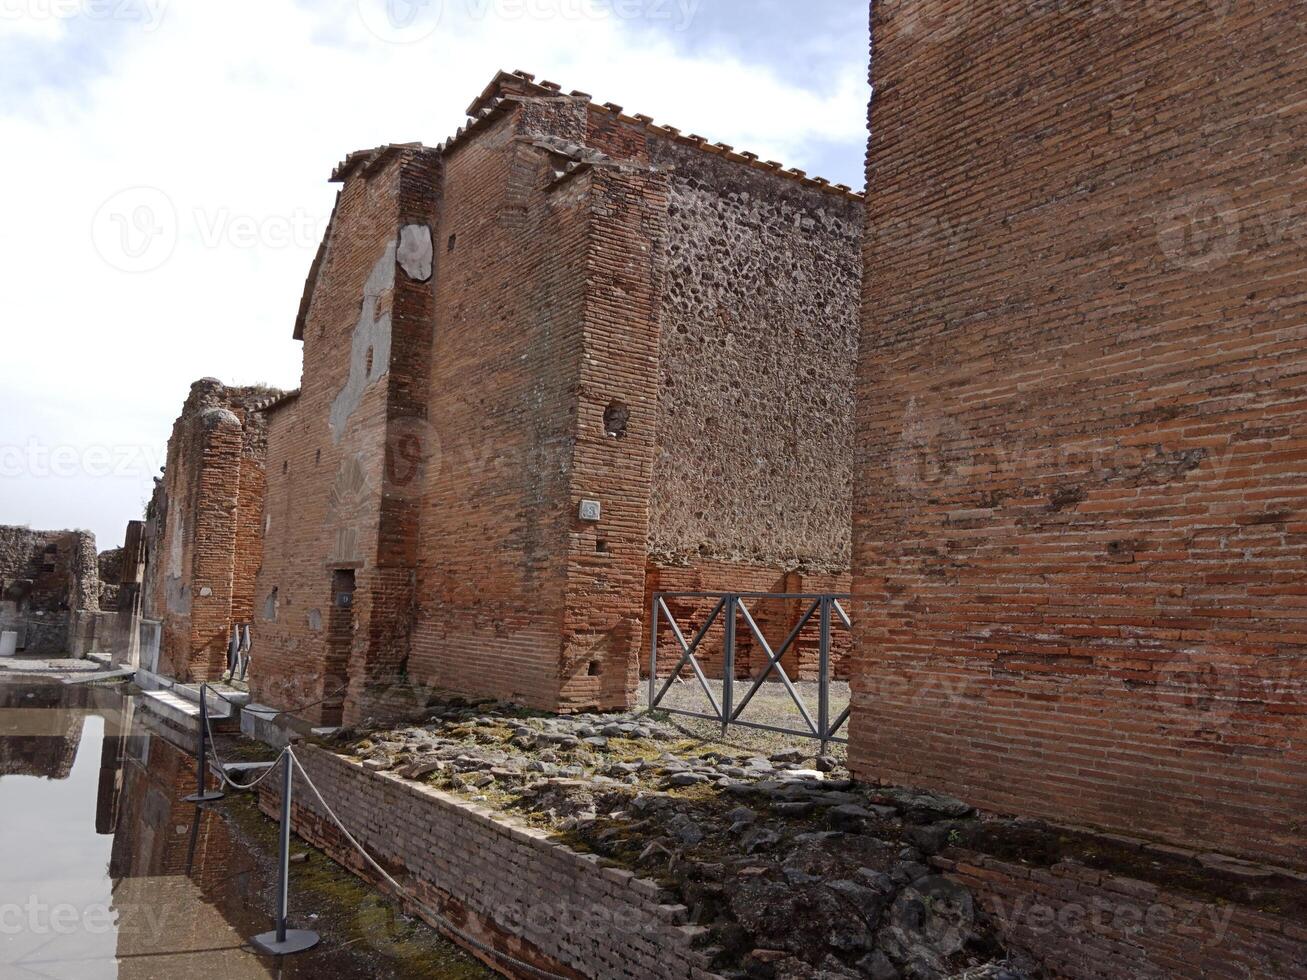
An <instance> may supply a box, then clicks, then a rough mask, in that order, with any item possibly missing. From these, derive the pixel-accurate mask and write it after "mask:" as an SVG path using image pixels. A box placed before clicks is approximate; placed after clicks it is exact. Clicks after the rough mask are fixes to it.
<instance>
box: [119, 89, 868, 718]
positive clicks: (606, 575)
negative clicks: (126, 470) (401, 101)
mask: <svg viewBox="0 0 1307 980" xmlns="http://www.w3.org/2000/svg"><path fill="white" fill-rule="evenodd" d="M469 116H470V117H471V120H470V122H469V124H468V126H467V127H466V128H465V129H463V130H460V131H459V133H458V135H457V136H456V137H454V138H453V139H451V140H449V141H448V142H447V143H445V144H442V145H441V146H439V147H435V148H430V147H424V146H420V145H410V144H404V145H392V146H384V147H379V148H377V149H375V150H367V151H362V152H359V153H354V154H351V155H350V156H349V157H348V159H347V160H346V161H345V162H344V163H342V164H341V165H340V166H339V167H338V168H337V169H336V171H335V173H334V174H333V176H332V179H333V180H335V181H337V182H339V183H340V184H341V185H342V187H341V191H340V194H339V197H338V200H337V203H336V208H335V211H334V214H333V217H332V220H331V224H330V228H329V230H328V232H327V234H326V237H325V239H324V240H323V242H322V245H321V248H320V249H319V252H318V256H317V259H316V260H315V261H314V263H313V267H312V269H311V271H310V274H309V278H308V282H307V283H306V286H305V291H304V299H303V302H302V305H301V308H300V314H299V318H298V321H297V322H296V324H295V336H296V337H297V338H298V339H300V340H301V341H303V344H304V369H303V378H302V384H301V386H300V388H299V390H298V391H296V392H291V393H288V394H281V393H272V392H267V391H263V390H256V391H250V390H248V389H232V390H228V389H225V388H223V387H222V386H221V385H220V384H218V383H217V382H213V381H203V382H199V383H197V385H196V386H195V388H194V389H193V390H192V394H191V397H190V399H189V400H188V401H187V404H186V406H185V408H184V410H183V414H182V416H181V418H180V419H179V420H178V422H177V426H176V427H175V429H174V432H173V437H172V439H171V440H170V442H169V451H168V466H167V469H166V472H165V475H164V477H163V480H162V482H161V483H160V485H159V489H158V491H157V493H156V495H155V498H154V500H153V501H152V503H151V508H150V514H149V519H148V522H147V528H148V531H147V538H148V542H149V546H148V549H147V556H148V570H147V572H146V575H145V585H144V588H143V593H144V606H143V608H144V614H145V615H146V616H149V617H155V618H159V619H161V620H162V621H163V623H164V640H163V650H164V652H163V657H162V662H161V663H162V668H161V669H163V670H164V672H165V673H168V674H169V675H173V676H177V677H179V678H186V679H192V678H194V679H202V678H206V677H208V678H212V677H216V676H218V674H219V673H220V672H221V670H222V668H223V666H224V664H225V650H226V646H227V643H228V639H229V633H230V630H231V627H232V626H233V625H234V624H238V623H252V624H253V629H252V633H253V645H254V648H255V649H256V650H257V655H256V661H255V662H256V669H255V670H254V672H253V673H252V675H251V683H252V685H253V690H254V693H255V696H256V698H257V699H258V700H259V701H261V702H264V703H267V704H270V705H272V706H274V707H291V706H296V705H311V706H310V707H308V708H305V709H304V710H305V714H306V715H308V716H310V717H315V718H317V719H320V720H322V721H326V722H339V721H340V720H341V719H342V718H356V717H358V716H359V715H360V713H361V712H364V710H365V706H367V709H366V710H368V711H373V712H375V711H383V712H384V711H387V710H389V711H394V710H398V709H401V708H405V707H411V706H412V703H413V697H414V696H413V695H412V693H411V689H412V688H413V687H414V686H419V687H440V688H446V689H452V690H463V691H468V692H471V693H479V694H492V695H496V696H502V697H506V698H510V699H513V700H516V701H519V702H521V703H524V704H529V705H532V706H534V707H543V708H551V709H561V710H574V709H579V708H596V707H598V708H624V707H626V706H628V705H629V704H630V703H632V698H633V693H634V685H635V680H636V677H637V657H638V654H639V651H641V650H642V649H644V643H643V637H642V625H643V624H644V623H645V622H646V620H647V618H648V617H647V615H646V609H647V603H648V598H647V597H648V594H649V592H650V591H651V590H652V589H654V588H670V587H675V588H705V587H711V588H715V589H716V588H733V589H752V590H761V591H766V590H775V589H777V588H778V587H789V588H795V587H799V586H802V587H805V588H808V589H812V588H838V587H847V582H848V578H847V569H848V559H849V506H850V499H851V483H850V481H851V469H850V452H849V445H850V439H851V435H852V385H853V364H854V355H855V348H856V333H857V302H858V279H859V274H858V251H857V249H858V241H859V239H860V235H861V222H862V215H861V205H860V197H859V195H856V194H854V193H852V192H851V191H850V190H849V188H847V187H843V186H833V185H831V184H829V183H827V182H826V181H822V180H817V179H814V178H809V177H807V176H806V175H804V174H803V173H801V172H798V171H787V170H784V169H783V168H782V167H781V166H780V165H779V164H776V163H771V162H764V161H761V160H759V159H758V158H757V157H756V156H754V155H753V154H749V153H741V152H736V151H735V150H733V149H732V148H731V147H729V146H725V145H722V144H714V143H710V142H708V141H706V140H705V139H703V138H702V137H699V136H683V135H681V134H680V133H678V132H677V131H676V130H675V129H671V128H669V127H663V126H657V125H655V124H654V123H653V122H652V121H651V120H650V119H648V117H645V116H640V115H630V114H627V113H626V112H625V111H624V110H623V109H622V108H621V107H620V106H614V105H611V104H603V105H600V104H598V103H596V102H594V101H593V100H592V99H591V98H590V97H589V96H588V95H585V94H583V93H580V92H573V93H571V94H563V92H562V91H561V89H560V87H559V86H557V85H555V84H553V83H550V82H542V83H536V82H535V81H534V80H533V79H532V77H531V76H530V75H527V74H526V73H522V72H518V73H514V74H507V73H501V74H499V75H498V76H496V78H495V79H494V80H493V81H492V82H491V84H490V85H489V86H488V87H487V88H486V90H485V91H484V92H483V93H482V94H481V95H480V96H479V97H478V98H477V99H476V100H475V101H474V102H473V103H472V105H471V107H470V108H469ZM256 572H257V574H256ZM760 615H761V614H760ZM768 615H769V616H770V618H771V619H778V620H784V619H785V618H786V617H791V616H794V615H796V613H795V611H794V610H793V609H791V608H789V606H785V607H778V608H777V609H774V610H770V611H769V612H768Z"/></svg>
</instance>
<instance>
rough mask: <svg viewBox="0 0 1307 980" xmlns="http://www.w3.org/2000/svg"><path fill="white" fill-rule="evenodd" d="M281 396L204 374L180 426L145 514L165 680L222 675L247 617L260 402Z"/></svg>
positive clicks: (147, 596) (151, 612) (259, 464)
mask: <svg viewBox="0 0 1307 980" xmlns="http://www.w3.org/2000/svg"><path fill="white" fill-rule="evenodd" d="M279 394H280V393H279V392H277V391H275V390H274V389H269V388H264V387H247V388H227V387H225V386H224V385H222V384H221V383H219V382H217V381H214V380H213V379H211V378H205V379H202V380H200V381H197V382H195V384H193V385H192V386H191V391H190V394H189V395H188V397H187V399H186V402H185V403H184V404H183V406H182V413H181V415H180V416H179V417H178V418H177V421H176V422H175V423H174V425H173V431H172V435H171V437H170V438H169V440H168V455H167V461H166V464H165V467H164V473H163V476H162V477H161V478H160V479H159V480H158V481H157V483H156V485H155V491H154V495H153V496H152V498H151V500H150V504H149V507H148V511H147V515H146V517H147V521H146V527H145V530H144V535H145V554H146V568H145V570H144V572H143V573H142V574H143V582H142V589H141V614H142V615H143V616H145V617H147V618H150V619H157V620H160V621H161V622H162V623H163V642H162V648H161V651H160V661H159V666H160V670H161V671H162V672H163V673H164V674H166V675H167V676H171V677H177V678H179V679H183V680H199V679H206V678H207V679H211V678H215V677H218V676H220V675H221V673H222V671H223V670H224V669H225V667H226V663H227V643H228V639H229V637H230V635H231V627H232V625H233V624H234V623H238V622H242V621H248V619H249V613H250V607H251V599H252V596H253V582H254V573H255V571H256V569H257V567H258V563H259V561H260V560H261V547H260V545H261V540H260V535H259V521H260V518H261V514H262V510H263V480H264V477H263V468H264V456H265V453H266V440H267V435H266V424H265V422H264V419H263V417H262V415H261V414H260V412H259V411H258V406H259V405H261V404H262V403H263V402H264V401H266V400H267V399H269V398H272V397H275V396H277V395H279Z"/></svg>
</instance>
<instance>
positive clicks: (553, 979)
mask: <svg viewBox="0 0 1307 980" xmlns="http://www.w3.org/2000/svg"><path fill="white" fill-rule="evenodd" d="M286 753H287V754H288V755H289V756H290V761H291V762H292V763H293V764H294V766H295V768H296V769H298V770H299V774H300V775H301V776H303V777H304V782H305V783H307V784H308V787H309V789H310V790H312V791H313V795H314V796H315V797H317V800H318V802H319V803H320V804H322V809H323V810H325V811H326V812H327V816H329V817H330V818H331V820H332V822H333V823H334V824H335V825H336V826H337V827H339V828H340V832H341V833H342V834H344V835H345V839H346V840H347V841H349V842H350V844H352V845H353V847H354V849H355V850H356V851H358V852H359V854H361V855H362V856H363V860H364V861H366V862H367V863H368V864H369V865H370V866H371V867H372V868H373V870H375V871H376V872H377V874H379V875H381V877H382V878H384V879H385V880H386V881H387V882H388V883H389V884H390V886H391V887H392V888H393V889H395V891H396V892H398V893H399V894H400V895H401V896H403V897H404V898H406V899H408V900H409V901H410V902H412V903H413V905H415V906H416V907H418V908H420V909H422V910H423V911H424V912H426V913H427V915H429V916H430V917H431V919H432V920H433V921H434V922H435V923H436V924H437V925H438V926H439V927H440V928H442V929H444V930H446V931H448V932H450V933H453V934H454V935H455V936H457V937H458V938H459V939H461V940H463V941H464V942H465V943H467V944H468V945H469V946H472V947H475V948H476V949H479V950H480V951H481V952H483V953H485V954H486V955H488V956H491V957H493V958H495V959H497V960H499V961H501V962H503V963H507V964H508V965H509V966H512V967H514V968H515V969H518V970H520V971H522V972H523V973H526V974H529V975H530V976H533V977H540V978H541V980H568V978H567V977H564V976H563V975H562V974H560V973H550V972H549V971H547V970H542V969H540V968H539V967H538V966H533V965H532V964H530V963H527V962H524V961H523V960H519V959H517V958H516V957H513V956H510V955H509V954H508V953H505V952H503V951H502V950H498V949H495V948H494V947H493V946H489V945H487V944H486V943H483V942H482V941H481V940H479V939H477V938H476V937H475V936H471V935H469V934H468V933H466V932H464V931H463V930H462V929H460V928H458V926H456V925H454V924H453V923H452V922H450V921H449V920H448V919H447V918H445V917H444V916H443V915H441V914H440V913H439V912H437V911H435V910H434V909H432V908H431V906H429V905H427V904H426V903H425V902H423V901H421V900H420V899H419V898H417V896H415V895H414V894H413V893H412V892H411V891H409V890H408V889H407V888H405V887H404V886H403V885H401V884H400V883H399V882H398V881H396V880H395V878H394V877H393V876H392V875H391V874H390V872H388V871H387V870H386V869H385V868H383V867H382V866H381V865H380V864H378V863H377V862H376V861H375V860H374V859H373V857H372V855H371V854H369V853H368V852H367V850H366V849H365V848H364V847H363V845H362V844H360V843H359V842H358V841H357V840H355V838H354V835H353V834H351V833H350V832H349V829H348V828H347V827H346V826H345V824H344V823H343V822H342V821H341V819H340V817H338V816H336V812H335V811H334V810H333V809H332V808H331V806H330V805H329V804H328V803H327V801H326V800H325V799H324V798H323V796H322V793H321V792H320V791H319V790H318V787H317V786H316V785H314V783H313V780H312V779H310V778H309V774H308V773H307V772H305V770H304V766H303V765H302V764H301V763H300V760H299V759H298V758H297V757H296V755H295V753H294V752H293V751H291V749H290V748H289V747H287V749H286Z"/></svg>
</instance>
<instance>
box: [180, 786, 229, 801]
mask: <svg viewBox="0 0 1307 980" xmlns="http://www.w3.org/2000/svg"><path fill="white" fill-rule="evenodd" d="M226 796H227V794H226V793H220V792H219V791H218V790H216V789H211V790H208V791H206V792H204V793H192V794H191V795H190V796H184V797H182V802H183V803H212V802H213V801H214V800H221V799H225V798H226Z"/></svg>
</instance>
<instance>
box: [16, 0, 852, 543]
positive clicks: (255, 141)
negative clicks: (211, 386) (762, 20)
mask: <svg viewBox="0 0 1307 980" xmlns="http://www.w3.org/2000/svg"><path fill="white" fill-rule="evenodd" d="M25 2H33V3H41V2H50V0H25ZM53 2H58V0H53ZM84 2H85V0H84ZM103 2H104V4H106V6H101V7H98V8H96V9H97V10H98V11H99V13H98V14H97V16H100V17H106V16H109V14H111V13H112V11H113V10H114V9H115V8H113V7H112V4H114V3H121V0H103ZM593 2H594V0H521V2H520V3H519V2H518V0H444V2H443V3H440V2H439V0H418V6H417V8H414V7H413V6H412V5H411V0H336V2H333V3H327V4H323V3H315V4H312V5H309V4H307V3H306V4H295V3H292V2H290V0H224V2H222V3H214V2H212V0H170V2H167V3H166V6H161V0H150V6H149V7H148V8H144V9H145V10H146V11H147V13H148V16H146V17H141V16H140V13H141V10H140V9H139V8H138V9H137V10H136V11H135V14H136V15H137V19H135V20H133V21H130V22H128V23H115V24H113V25H104V28H105V29H104V38H105V41H104V42H103V43H102V44H98V45H94V46H93V48H92V51H93V54H94V57H93V58H91V59H90V60H93V61H94V60H98V62H101V64H100V65H99V67H98V68H97V69H96V70H94V71H90V70H88V72H87V74H86V77H85V78H84V79H82V80H81V84H80V85H77V86H69V87H67V88H51V87H46V88H38V89H37V90H36V91H34V92H33V93H31V94H29V95H28V96H26V98H27V99H28V101H27V102H26V103H25V104H23V105H21V106H14V105H9V106H0V145H2V146H4V147H5V148H6V159H5V164H4V166H5V174H4V176H5V180H4V181H3V183H2V184H0V188H3V189H2V190H0V195H3V202H2V203H3V214H4V216H5V217H4V222H3V224H2V225H0V268H3V269H4V270H5V278H6V284H7V288H6V290H5V291H4V293H3V295H0V323H3V333H2V336H3V341H2V344H0V522H19V523H22V522H30V523H32V524H34V525H38V526H66V525H80V526H89V527H91V528H92V529H93V530H95V531H96V532H97V536H98V537H99V539H100V543H101V547H107V546H110V545H113V544H116V543H118V542H119V540H120V538H121V533H122V526H123V524H124V522H125V521H126V520H127V519H128V518H130V517H134V516H137V515H138V513H139V510H140V505H141V502H142V501H143V500H144V498H145V497H147V496H148V494H149V491H150V479H151V477H152V476H153V475H154V472H155V471H156V470H157V466H158V464H159V462H161V456H162V448H163V444H164V442H165V441H166V439H167V435H168V432H169V429H170V426H171V423H172V420H173V419H174V418H175V416H176V414H177V411H178V409H179V408H180V405H181V402H182V399H183V397H184V396H185V394H186V391H187V389H188V386H189V384H190V382H191V381H193V380H195V379H196V378H199V377H204V376H214V377H218V378H221V379H222V380H224V381H229V382H236V383H241V382H244V383H248V382H255V381H263V382H268V383H272V384H276V385H280V386H284V387H294V386H295V385H297V384H298V382H299V367H300V351H299V345H298V343H296V342H295V341H293V340H292V339H291V329H292V324H293V320H294V316H295V311H296V308H297V305H298V302H299V296H300V291H301V288H302V286H303V280H304V275H305V272H306V271H307V269H308V265H309V262H310V260H311V259H312V256H313V252H314V250H315V248H316V246H317V241H318V237H319V234H320V232H321V229H322V227H323V225H324V224H325V221H326V218H327V216H328V214H329V212H330V208H331V204H332V200H333V198H334V193H335V188H334V187H333V186H332V185H329V184H328V183H327V181H326V178H327V176H328V174H329V173H330V170H331V168H332V166H333V165H334V164H335V162H336V161H338V160H339V159H341V158H342V157H343V156H344V155H345V154H346V153H347V152H348V151H350V150H353V149H358V148H360V147H367V146H374V145H377V144H380V143H386V142H397V141H407V140H421V141H423V142H426V143H428V144H434V143H438V142H440V141H441V140H442V139H444V138H445V137H446V136H448V135H450V134H451V133H452V132H453V130H454V129H455V128H456V127H457V126H458V125H460V124H461V123H462V121H463V109H464V108H465V107H466V105H467V104H468V102H470V101H471V100H472V98H473V97H474V96H475V95H477V94H478V93H479V92H480V91H481V89H482V88H483V87H484V86H485V84H486V83H487V82H488V81H489V80H490V78H491V77H492V75H493V74H494V72H495V71H496V70H498V69H500V68H508V69H512V68H524V69H527V70H529V71H533V72H535V73H536V74H537V75H538V76H539V77H542V78H551V79H555V80H557V81H559V82H561V83H562V84H563V86H564V88H565V89H570V88H573V87H577V88H581V89H584V90H585V91H588V92H591V93H593V94H594V95H595V96H596V97H597V98H598V99H600V100H603V101H614V102H618V103H621V104H623V105H625V106H626V107H627V108H628V109H629V110H631V111H638V112H644V113H648V114H649V115H652V116H654V117H655V118H656V119H658V120H660V121H664V122H667V123H670V124H672V125H676V126H678V127H680V128H681V129H682V130H684V131H687V132H689V131H693V132H698V133H702V134H704V135H706V136H708V137H710V138H712V139H714V140H722V141H724V142H727V143H731V144H733V145H734V146H736V147H738V148H741V149H749V150H753V151H754V152H757V153H759V154H760V155H762V156H763V157H765V158H773V159H779V160H782V161H784V162H786V163H787V164H789V165H794V166H804V165H805V163H806V161H807V160H808V159H810V158H811V155H812V154H813V153H814V152H815V151H814V150H812V149H811V147H813V146H815V145H817V144H824V145H825V146H826V148H827V149H828V147H829V144H830V143H832V142H835V143H841V142H848V143H849V145H850V147H851V150H850V152H851V154H855V155H856V156H857V157H860V155H861V150H860V148H859V147H860V144H861V141H862V140H863V119H864V116H865V93H864V90H863V78H862V72H861V70H860V69H859V71H857V72H850V73H848V77H847V78H844V77H841V78H839V79H833V80H832V83H831V85H830V87H829V90H828V91H827V92H826V93H825V94H822V95H819V96H814V95H813V94H812V93H811V92H809V91H806V90H803V89H801V88H799V87H797V86H795V85H792V84H788V83H786V82H784V81H782V80H781V79H780V76H779V75H778V74H777V73H776V72H774V71H773V70H772V69H771V68H770V67H769V66H767V65H765V64H744V63H741V62H740V61H739V60H738V59H737V58H735V57H734V56H732V55H730V54H729V53H727V52H722V51H717V52H714V53H712V54H704V53H699V54H697V55H688V54H685V53H683V52H682V50H681V49H679V48H678V46H677V45H676V44H675V43H674V36H672V37H669V36H668V35H667V32H665V31H662V32H652V31H648V30H644V29H640V28H641V27H642V26H643V25H641V24H638V23H633V22H630V21H627V20H625V19H623V18H621V17H615V16H608V17H599V16H596V15H595V12H594V10H593V9H592V7H591V4H592V3H593ZM607 2H608V3H617V4H619V7H618V8H617V9H618V10H619V11H621V10H623V9H625V8H622V7H621V6H620V4H621V3H622V2H623V0H607ZM642 2H643V4H644V6H643V7H642V8H641V9H642V10H643V11H644V13H645V14H646V15H649V16H652V15H653V14H654V13H656V12H658V11H660V10H661V11H667V12H669V16H677V15H678V11H679V12H681V15H682V16H690V19H689V21H688V29H689V30H693V19H692V16H691V15H692V14H693V13H694V9H695V0H666V6H662V4H663V3H664V0H642ZM0 3H9V4H11V6H8V7H6V8H4V9H5V10H6V11H13V10H17V9H19V8H18V7H17V6H14V5H13V4H15V3H16V0H0ZM687 3H688V7H687V6H686V4H687ZM360 4H362V8H360ZM386 4H390V5H391V11H392V15H394V14H396V13H397V14H398V16H392V17H391V18H390V19H385V18H384V17H383V20H382V21H380V23H381V24H382V25H383V27H382V30H380V31H378V28H377V24H378V23H379V22H378V21H377V19H376V17H375V16H373V15H375V14H377V13H378V12H379V11H381V10H382V8H383V7H384V6H385V5H386ZM121 9H126V8H121ZM360 9H362V10H363V11H365V12H369V13H368V15H367V16H364V14H361V13H360ZM414 9H416V11H417V15H418V16H419V17H423V16H425V17H428V18H430V17H431V16H432V15H433V13H434V12H437V11H438V12H439V13H440V18H439V21H438V22H437V23H434V24H433V23H431V22H430V21H429V22H428V24H427V26H428V27H432V28H433V29H431V30H429V31H424V30H423V29H422V26H421V23H420V21H419V22H416V23H418V28H417V29H416V30H412V31H409V32H408V37H402V36H401V39H403V40H410V43H386V42H383V41H382V40H379V39H378V37H377V34H378V33H385V25H388V24H389V25H397V26H398V28H400V29H401V35H402V34H403V30H402V29H403V28H404V27H405V25H406V24H407V22H406V21H405V20H404V16H403V15H404V14H405V13H406V12H410V11H413V10H414ZM482 14H484V15H482ZM82 16H83V17H87V16H89V15H88V14H86V13H85V11H84V12H83V14H82ZM78 26H82V27H84V26H85V25H84V23H83V24H79V25H78ZM110 26H112V27H113V28H114V29H113V30H112V31H111V30H109V27H110ZM674 26H675V25H674ZM0 27H3V28H5V29H6V32H7V33H6V39H7V40H9V41H12V39H13V36H15V35H17V36H20V38H21V40H22V42H23V43H27V44H30V45H32V46H38V47H39V46H42V45H50V46H53V45H59V44H61V43H67V42H68V36H69V34H70V33H73V32H70V31H69V30H68V29H67V28H68V23H67V22H65V21H63V20H60V19H58V18H48V17H47V18H44V19H41V18H28V19H26V20H24V19H22V18H18V19H15V18H13V17H9V18H7V19H0ZM412 38H416V40H411V39H412ZM83 43H84V42H83ZM6 110H7V111H6ZM20 110H21V111H20ZM124 195H125V197H124ZM124 200H125V201H127V203H128V204H129V205H130V206H128V207H125V208H124V207H123V206H122V204H123V202H124ZM107 201H113V202H114V206H113V207H110V208H108V209H105V208H104V205H105V202H107ZM97 216H98V217H97ZM124 219H126V220H124ZM147 232H149V233H153V237H150V236H149V235H147V234H146V233H147ZM115 242H117V244H115ZM123 243H126V249H125V250H124V248H123ZM142 246H144V247H142ZM124 269H126V270H128V271H124ZM33 447H35V448H33ZM53 447H67V448H65V449H64V450H62V452H63V454H64V458H65V460H66V461H67V460H76V461H77V462H74V463H72V464H70V465H69V466H68V467H66V469H67V470H68V475H58V472H63V471H62V470H59V471H58V472H55V471H54V469H52V467H51V466H50V465H48V464H41V463H38V462H36V461H34V458H33V454H34V453H35V454H36V455H41V454H42V453H45V455H46V456H48V455H49V453H48V451H49V450H50V449H51V448H53ZM94 447H104V449H105V450H107V451H108V453H109V454H110V455H111V456H112V457H113V458H114V459H116V460H119V461H120V462H119V464H118V466H117V467H116V468H117V469H118V470H121V469H122V468H123V467H124V466H126V464H124V463H122V462H121V460H123V459H126V458H127V457H131V458H133V459H135V460H136V462H135V463H134V464H133V465H132V466H130V467H127V468H128V470H129V472H127V473H122V472H119V473H117V474H116V475H115V473H114V472H109V473H105V472H104V467H103V466H93V465H90V464H89V463H87V459H88V453H90V454H91V455H94V456H95V458H96V459H99V458H100V455H98V453H99V451H98V450H96V449H95V448H94Z"/></svg>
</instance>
